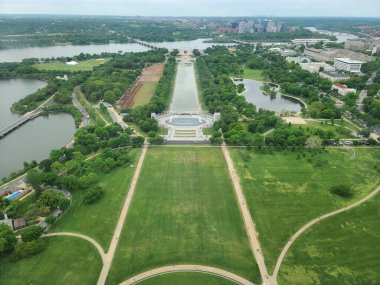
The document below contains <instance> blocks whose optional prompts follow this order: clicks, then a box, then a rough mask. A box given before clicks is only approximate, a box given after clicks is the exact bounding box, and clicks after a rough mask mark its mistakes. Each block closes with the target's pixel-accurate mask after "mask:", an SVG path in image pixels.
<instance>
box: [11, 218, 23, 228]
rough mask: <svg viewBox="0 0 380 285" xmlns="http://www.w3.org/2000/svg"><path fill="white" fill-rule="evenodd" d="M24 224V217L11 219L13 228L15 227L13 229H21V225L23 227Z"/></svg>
mask: <svg viewBox="0 0 380 285" xmlns="http://www.w3.org/2000/svg"><path fill="white" fill-rule="evenodd" d="M25 226H26V221H25V219H14V220H13V228H14V229H15V230H17V229H21V228H23V227H25Z"/></svg>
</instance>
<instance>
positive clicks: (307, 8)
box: [0, 0, 380, 17]
mask: <svg viewBox="0 0 380 285" xmlns="http://www.w3.org/2000/svg"><path fill="white" fill-rule="evenodd" d="M0 11H1V12H0V13H1V14H62V15H66V14H67V15H114V16H136V15H140V16H211V17H213V16H215V17H223V16H237V17H249V16H268V17H302V16H305V17H334V16H335V17H379V15H380V3H379V2H378V1H377V0H363V1H360V2H358V1H356V0H346V1H344V0H337V1H329V0H320V1H313V2H311V1H308V0H284V1H280V0H272V1H265V0H251V1H248V0H238V1H227V0H221V1H216V0H203V1H201V0H193V1H191V2H190V1H175V0H160V1H154V0H141V1H138V0H109V1H106V2H104V1H100V0H82V1H80V2H78V1H74V0H66V1H62V0H54V1H51V0H50V1H48V0H36V1H30V0H20V1H17V2H15V1H12V0H0ZM247 11H250V12H247Z"/></svg>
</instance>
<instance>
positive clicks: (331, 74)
mask: <svg viewBox="0 0 380 285" xmlns="http://www.w3.org/2000/svg"><path fill="white" fill-rule="evenodd" d="M319 76H320V77H323V78H326V79H328V80H330V81H332V82H335V81H338V80H348V79H350V77H349V76H348V75H346V74H342V73H338V72H336V71H321V72H319Z"/></svg>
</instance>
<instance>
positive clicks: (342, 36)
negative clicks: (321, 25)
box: [305, 27, 358, 43]
mask: <svg viewBox="0 0 380 285" xmlns="http://www.w3.org/2000/svg"><path fill="white" fill-rule="evenodd" d="M305 29H307V30H309V31H311V32H318V33H321V34H325V35H329V36H335V37H336V38H337V42H338V43H345V42H346V40H349V39H357V38H358V36H356V35H353V34H348V33H340V32H332V31H326V30H318V29H317V28H315V27H305Z"/></svg>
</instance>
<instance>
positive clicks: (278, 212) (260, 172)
mask: <svg viewBox="0 0 380 285" xmlns="http://www.w3.org/2000/svg"><path fill="white" fill-rule="evenodd" d="M355 152H356V156H355V159H352V152H351V151H347V150H342V149H331V150H328V151H324V152H322V153H320V154H316V155H315V156H314V157H312V156H311V154H310V153H306V152H304V155H305V156H303V155H302V154H298V153H293V152H275V153H273V154H263V153H254V152H249V151H247V150H246V149H241V148H240V149H238V148H232V149H231V153H232V157H233V159H234V163H235V166H236V167H237V169H238V172H239V176H240V179H241V183H242V186H243V190H244V193H245V195H246V198H247V201H248V204H249V207H250V211H251V214H252V216H253V219H254V221H255V222H256V224H257V229H258V232H259V234H260V241H261V245H262V246H263V251H264V256H265V259H266V263H267V266H268V267H269V272H271V271H272V270H273V267H274V263H275V261H276V260H277V257H278V255H279V254H280V251H281V249H282V247H283V246H284V245H285V243H286V241H287V240H288V239H289V238H290V237H291V235H292V234H294V233H295V232H296V230H297V229H298V228H300V227H301V226H302V225H303V224H305V223H306V222H308V221H309V220H311V219H312V218H315V217H317V216H319V215H321V214H323V213H326V212H329V211H331V210H334V209H337V208H340V207H342V206H343V205H347V204H351V203H352V202H353V201H355V200H358V199H359V198H361V197H363V196H364V195H365V194H367V193H368V192H370V191H371V190H373V189H375V187H376V186H377V185H378V184H379V183H380V176H379V172H378V171H376V170H375V168H374V167H375V165H376V164H378V162H379V160H380V150H379V149H355ZM342 183H346V184H349V185H350V186H351V187H352V188H353V189H355V190H356V192H357V193H356V195H355V197H354V198H353V199H351V200H348V201H347V200H342V199H341V198H339V197H337V196H333V195H332V194H330V191H329V189H330V188H331V187H332V186H335V185H338V184H342Z"/></svg>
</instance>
